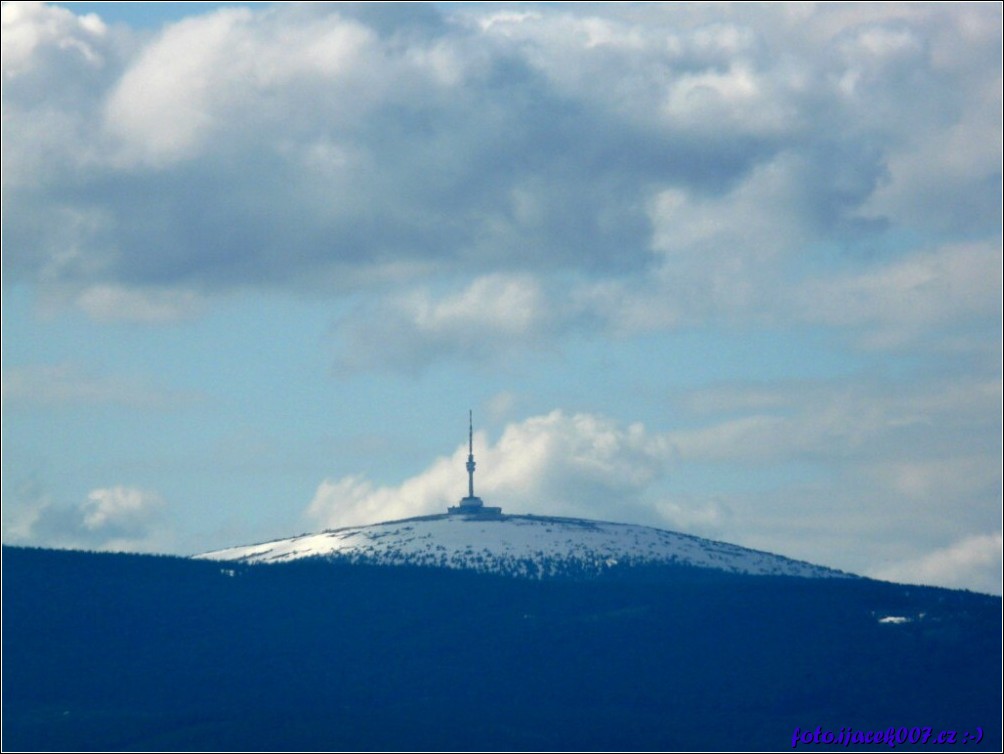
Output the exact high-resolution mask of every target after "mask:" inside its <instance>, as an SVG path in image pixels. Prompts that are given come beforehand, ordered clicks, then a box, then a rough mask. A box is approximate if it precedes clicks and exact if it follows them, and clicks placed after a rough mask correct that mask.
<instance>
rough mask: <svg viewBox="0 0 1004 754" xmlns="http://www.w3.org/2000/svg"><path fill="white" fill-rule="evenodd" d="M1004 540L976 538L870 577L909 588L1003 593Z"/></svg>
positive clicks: (878, 569) (887, 567) (995, 536)
mask: <svg viewBox="0 0 1004 754" xmlns="http://www.w3.org/2000/svg"><path fill="white" fill-rule="evenodd" d="M1002 551H1004V538H1002V536H1001V533H1000V532H997V533H996V534H974V535H972V536H969V537H966V538H964V539H960V540H958V541H957V542H954V543H952V544H950V545H948V546H946V547H942V548H940V549H937V550H934V551H932V552H928V553H925V554H923V555H919V556H917V557H914V558H910V559H908V560H904V561H901V562H898V563H892V564H888V565H883V566H879V567H876V568H875V569H873V570H872V572H871V573H869V575H870V576H873V577H874V578H878V579H884V580H887V581H899V582H904V583H907V584H924V585H928V586H945V587H950V588H956V589H957V588H963V587H964V588H967V589H973V590H976V591H981V592H988V593H990V594H1000V593H1001V564H1002V560H1001V558H1002Z"/></svg>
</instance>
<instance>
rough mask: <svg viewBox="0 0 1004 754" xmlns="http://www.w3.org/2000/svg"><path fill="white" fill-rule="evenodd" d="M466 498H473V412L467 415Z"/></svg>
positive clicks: (470, 411)
mask: <svg viewBox="0 0 1004 754" xmlns="http://www.w3.org/2000/svg"><path fill="white" fill-rule="evenodd" d="M467 422H468V424H467V497H470V498H473V497H474V467H475V465H476V464H475V463H474V411H473V410H468V415H467Z"/></svg>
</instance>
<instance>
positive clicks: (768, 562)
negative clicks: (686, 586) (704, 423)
mask: <svg viewBox="0 0 1004 754" xmlns="http://www.w3.org/2000/svg"><path fill="white" fill-rule="evenodd" d="M196 557H197V558H202V559H207V560H219V561H239V562H245V563H281V562H285V561H291V560H297V559H300V558H327V559H332V560H346V561H348V562H353V563H372V564H382V565H406V564H407V565H424V566H439V567H445V568H461V569H470V570H476V571H483V572H496V573H506V574H511V575H516V576H526V577H535V578H543V577H546V576H554V575H559V574H562V573H570V572H576V573H599V572H602V571H604V570H607V569H609V568H612V567H614V566H617V565H685V566H696V567H699V568H712V569H717V570H722V571H728V572H731V573H747V574H756V575H789V576H803V577H814V578H831V577H847V576H848V574H845V573H843V572H841V571H836V570H833V569H830V568H824V567H822V566H817V565H813V564H811V563H805V562H802V561H798V560H792V559H790V558H785V557H783V556H780V555H773V554H771V553H767V552H760V551H758V550H750V549H747V548H745V547H739V546H737V545H731V544H726V543H724V542H716V541H713V540H709V539H702V538H701V537H695V536H692V535H689V534H680V533H677V532H671V531H664V530H662V529H655V528H652V527H648V526H636V525H632V524H616V523H609V522H604V521H589V520H585V519H577V518H557V517H544V516H528V515H498V516H491V517H486V516H477V515H470V516H468V515H458V514H449V515H447V514H444V515H433V516H421V517H418V518H409V519H403V520H400V521H388V522H385V523H379V524H371V525H369V526H350V527H345V528H341V529H333V530H328V531H323V532H320V533H318V534H303V535H300V536H297V537H290V538H288V539H279V540H275V541H273V542H264V543H262V544H256V545H247V546H243V547H230V548H227V549H225V550H216V551H214V552H208V553H204V554H202V555H197V556H196Z"/></svg>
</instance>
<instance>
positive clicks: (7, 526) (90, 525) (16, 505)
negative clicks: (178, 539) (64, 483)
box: [3, 482, 174, 552]
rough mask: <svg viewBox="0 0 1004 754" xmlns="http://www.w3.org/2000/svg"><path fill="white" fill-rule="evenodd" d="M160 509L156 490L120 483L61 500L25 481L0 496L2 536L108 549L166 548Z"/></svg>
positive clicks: (169, 534)
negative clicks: (0, 501) (77, 499)
mask: <svg viewBox="0 0 1004 754" xmlns="http://www.w3.org/2000/svg"><path fill="white" fill-rule="evenodd" d="M166 507H167V503H166V501H165V500H164V499H163V498H162V497H161V496H160V495H159V494H157V493H156V492H154V491H152V490H146V489H140V488H137V487H127V486H124V485H115V486H112V487H101V488H97V489H94V490H91V491H90V492H89V493H88V494H87V496H86V499H84V500H83V501H81V502H78V503H76V504H67V503H64V502H60V501H56V500H54V499H53V498H52V496H51V495H49V494H48V493H46V492H45V491H44V490H42V489H41V488H40V486H39V485H38V484H37V483H34V482H31V483H27V484H22V485H21V486H20V487H19V488H18V489H16V490H14V491H13V492H12V493H11V494H9V495H8V496H7V498H6V499H5V500H4V506H3V540H4V542H5V543H8V544H18V545H34V546H43V547H59V548H72V549H83V550H102V551H109V552H168V551H170V549H171V547H172V545H173V544H174V541H173V539H174V535H173V529H172V528H171V526H170V525H169V524H168V523H167V522H166V521H165V519H164V513H165V509H166Z"/></svg>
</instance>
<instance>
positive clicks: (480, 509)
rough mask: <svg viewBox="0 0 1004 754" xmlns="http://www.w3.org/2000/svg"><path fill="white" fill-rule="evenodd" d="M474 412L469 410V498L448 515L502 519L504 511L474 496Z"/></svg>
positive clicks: (454, 507)
mask: <svg viewBox="0 0 1004 754" xmlns="http://www.w3.org/2000/svg"><path fill="white" fill-rule="evenodd" d="M476 466H477V464H476V463H474V411H473V410H471V409H468V410H467V497H465V498H461V500H460V504H459V505H455V506H451V507H449V508H447V509H446V512H447V513H462V514H464V516H465V517H467V518H470V517H472V516H473V517H475V518H477V519H479V520H485V519H495V518H501V517H502V509H501V508H497V507H491V508H490V507H488V506H486V505H485V503H484V501H483V500H482V499H481V498H480V497H475V495H474V468H475V467H476Z"/></svg>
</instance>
